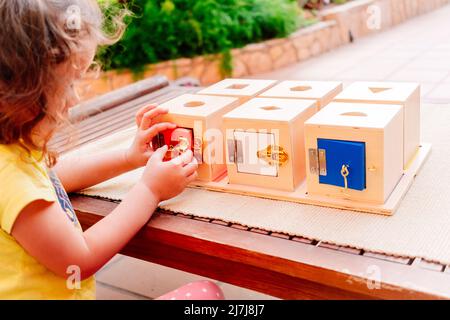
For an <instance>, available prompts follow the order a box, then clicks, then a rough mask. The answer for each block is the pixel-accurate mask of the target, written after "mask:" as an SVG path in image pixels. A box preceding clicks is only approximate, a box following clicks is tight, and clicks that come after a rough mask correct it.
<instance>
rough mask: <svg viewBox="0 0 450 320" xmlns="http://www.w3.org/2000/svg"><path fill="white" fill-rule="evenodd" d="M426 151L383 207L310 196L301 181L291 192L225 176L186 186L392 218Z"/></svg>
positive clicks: (426, 146) (428, 146) (424, 146)
mask: <svg viewBox="0 0 450 320" xmlns="http://www.w3.org/2000/svg"><path fill="white" fill-rule="evenodd" d="M430 152H431V144H428V143H423V144H422V145H421V146H420V148H419V150H418V152H417V154H416V156H415V158H414V159H413V160H412V162H411V163H410V164H409V166H408V168H407V169H406V170H405V172H404V174H403V176H402V178H401V179H400V181H399V182H398V184H397V186H396V187H395V189H394V191H393V192H392V193H391V195H390V196H389V198H388V199H387V201H386V202H385V203H384V204H383V205H378V204H372V203H363V202H356V201H352V200H345V199H336V198H329V197H326V196H317V195H310V194H308V193H307V192H306V181H303V183H302V184H301V185H300V186H299V187H298V188H297V189H296V190H295V191H292V192H289V191H282V190H275V189H268V188H261V187H254V186H246V185H239V184H230V183H228V177H227V176H226V175H225V176H223V177H221V178H220V179H218V180H217V181H214V182H202V181H196V182H194V183H193V184H191V185H190V187H192V188H200V189H206V190H211V191H220V192H227V193H233V194H240V195H247V196H253V197H259V198H266V199H273V200H283V201H290V202H296V203H302V204H310V205H316V206H321V207H329V208H338V209H345V210H352V211H359V212H368V213H375V214H382V215H388V216H390V215H393V214H394V213H395V211H396V210H397V208H398V207H399V205H400V202H401V200H402V199H403V197H404V196H405V194H406V192H407V191H408V189H409V187H410V186H411V185H412V183H413V181H414V178H415V176H416V175H417V174H418V172H419V171H420V169H421V168H422V165H423V164H424V163H425V161H426V159H427V158H428V156H429V154H430Z"/></svg>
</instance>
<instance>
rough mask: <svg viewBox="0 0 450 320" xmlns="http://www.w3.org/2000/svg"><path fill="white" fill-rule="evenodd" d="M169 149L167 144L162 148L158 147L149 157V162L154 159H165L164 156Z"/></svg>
mask: <svg viewBox="0 0 450 320" xmlns="http://www.w3.org/2000/svg"><path fill="white" fill-rule="evenodd" d="M167 150H168V147H167V146H166V145H164V146H162V147H161V148H159V149H157V150H156V151H155V152H153V154H152V156H151V157H150V159H149V162H153V161H159V162H161V161H163V159H164V156H165V155H166V153H167Z"/></svg>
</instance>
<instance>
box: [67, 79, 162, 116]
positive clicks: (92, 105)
mask: <svg viewBox="0 0 450 320" xmlns="http://www.w3.org/2000/svg"><path fill="white" fill-rule="evenodd" d="M168 85H169V81H168V80H167V78H166V77H164V76H156V77H152V78H148V79H145V80H141V81H137V82H135V83H133V84H131V85H128V86H126V87H123V88H121V89H118V90H114V91H112V92H110V93H106V94H104V95H101V96H99V97H96V98H94V99H90V100H88V101H85V102H82V103H81V104H80V105H78V106H75V107H73V108H72V109H71V111H70V114H71V120H74V121H80V120H82V119H85V118H88V117H91V116H94V115H96V114H97V113H100V112H103V111H106V110H109V109H112V108H114V107H116V106H118V105H121V104H123V103H125V102H127V101H130V100H134V99H136V98H138V97H140V96H143V95H146V94H148V93H150V92H154V91H157V90H159V89H161V88H164V87H167V86H168Z"/></svg>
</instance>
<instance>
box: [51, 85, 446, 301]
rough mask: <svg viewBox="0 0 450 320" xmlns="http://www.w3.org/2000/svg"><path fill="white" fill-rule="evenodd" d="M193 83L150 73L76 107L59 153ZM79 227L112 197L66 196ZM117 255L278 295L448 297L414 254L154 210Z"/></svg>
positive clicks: (439, 277)
mask: <svg viewBox="0 0 450 320" xmlns="http://www.w3.org/2000/svg"><path fill="white" fill-rule="evenodd" d="M197 90H198V88H192V87H191V88H186V87H179V86H169V85H168V83H167V81H166V80H165V79H164V78H161V77H158V78H152V79H149V80H145V81H143V82H141V83H138V84H135V85H132V86H129V87H127V88H125V89H122V90H118V91H115V92H113V93H111V94H109V95H108V96H107V97H106V98H105V97H102V98H99V99H96V100H93V101H90V102H89V103H88V104H87V105H85V106H83V107H80V108H77V109H75V110H74V112H73V116H74V117H75V118H77V119H84V120H81V122H79V123H78V124H77V125H76V127H77V131H79V137H78V138H77V140H75V141H74V142H73V143H72V144H69V145H68V144H67V143H66V140H67V139H66V137H65V135H64V134H62V135H60V136H57V137H55V139H54V140H53V141H52V146H53V147H55V148H57V149H58V150H60V151H61V152H63V153H64V152H67V151H69V150H71V149H72V148H74V147H77V146H79V145H82V144H85V143H88V142H90V141H93V140H95V139H99V138H101V137H104V136H106V135H108V134H111V133H113V132H116V131H118V130H121V129H123V128H125V127H129V126H130V125H131V124H132V122H133V121H134V114H135V112H136V110H137V109H138V108H140V107H141V106H142V105H143V104H145V103H148V102H159V103H160V102H163V101H166V100H168V99H170V98H172V97H174V96H177V95H179V94H182V93H186V92H195V91H197ZM71 200H72V203H73V206H74V208H75V210H76V212H77V214H78V218H79V220H80V222H81V224H82V226H83V228H89V227H90V226H92V225H93V224H94V223H96V222H97V221H99V220H100V219H101V218H102V217H104V216H105V215H107V214H108V213H109V212H111V211H112V210H114V208H115V207H116V206H117V205H118V202H117V201H108V200H104V199H97V198H93V197H87V196H81V195H75V194H74V195H71ZM121 253H122V254H125V255H128V256H131V257H134V258H138V259H142V260H146V261H150V262H153V263H158V264H161V265H165V266H168V267H171V268H176V269H179V270H183V271H187V272H191V273H196V274H199V275H201V276H205V277H209V278H213V279H217V280H220V281H224V282H228V283H231V284H234V285H238V286H241V287H245V288H249V289H253V290H256V291H259V292H263V293H266V294H269V295H273V296H276V297H279V298H283V299H436V298H450V267H448V266H447V267H446V266H443V265H440V264H435V263H431V262H427V261H423V260H421V259H420V258H414V257H390V256H386V255H381V254H374V253H370V252H365V251H363V250H358V249H353V248H347V247H339V246H335V245H330V244H326V243H321V242H317V241H311V240H308V239H304V238H300V237H292V236H288V235H284V234H276V233H271V232H266V231H263V230H259V229H253V228H247V227H243V226H240V225H232V224H230V223H225V222H223V221H216V220H211V219H203V218H196V217H193V216H186V215H183V214H176V213H174V212H168V211H162V210H158V211H157V212H156V213H155V214H154V216H153V218H152V219H151V221H150V222H149V223H148V224H147V225H146V226H145V227H144V228H143V229H142V230H141V231H140V232H139V233H138V234H137V235H136V237H135V238H134V239H132V240H131V241H130V243H129V244H128V245H127V246H126V247H125V248H124V249H123V251H122V252H121Z"/></svg>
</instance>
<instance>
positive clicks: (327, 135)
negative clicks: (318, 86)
mask: <svg viewBox="0 0 450 320" xmlns="http://www.w3.org/2000/svg"><path fill="white" fill-rule="evenodd" d="M402 142H403V108H402V107H401V106H396V105H381V104H380V105H378V106H377V108H374V107H373V105H370V104H360V103H330V104H329V105H328V106H326V107H325V108H323V109H322V110H320V111H319V112H318V113H316V114H315V115H314V116H313V117H311V118H310V119H309V120H308V121H306V123H305V145H306V152H307V154H308V155H307V160H306V166H307V179H306V182H307V191H308V194H311V195H325V196H328V197H331V198H340V199H350V200H354V201H361V202H365V203H375V204H383V203H384V202H385V201H386V199H387V198H388V197H389V195H390V194H391V192H392V191H393V189H394V188H395V186H396V185H397V183H398V182H399V180H400V178H401V177H402V174H403V150H402ZM344 165H345V166H347V170H348V176H347V188H345V178H344V174H345V169H343V168H342V166H344ZM343 170H344V172H343ZM340 179H342V180H340ZM350 179H352V180H350ZM322 180H323V181H322ZM336 183H337V184H336ZM352 183H353V184H354V186H352Z"/></svg>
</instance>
